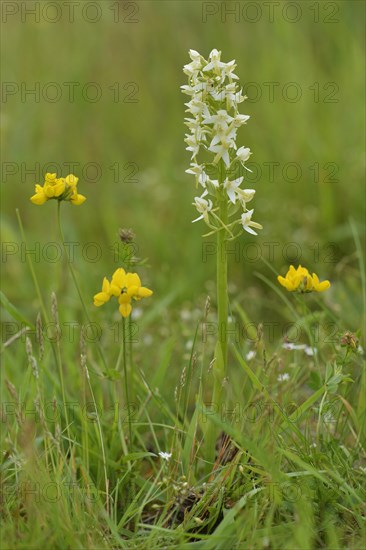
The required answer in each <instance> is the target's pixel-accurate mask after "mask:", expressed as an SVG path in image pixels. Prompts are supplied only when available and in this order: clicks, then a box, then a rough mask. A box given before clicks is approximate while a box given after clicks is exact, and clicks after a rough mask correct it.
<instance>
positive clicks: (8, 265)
mask: <svg viewBox="0 0 366 550" xmlns="http://www.w3.org/2000/svg"><path fill="white" fill-rule="evenodd" d="M4 4H12V5H14V4H16V3H14V2H8V3H6V2H5V3H3V9H4ZM25 4H26V5H27V8H29V9H30V6H31V5H32V4H38V8H36V9H39V10H40V17H39V20H36V16H33V15H31V14H29V13H28V14H23V19H24V21H23V22H22V19H21V17H22V14H21V8H20V7H19V6H18V7H19V11H18V12H17V13H15V14H14V15H11V14H9V13H8V12H6V13H5V18H6V19H5V24H4V31H5V32H4V36H3V48H2V50H3V51H2V68H3V69H2V78H3V100H2V101H3V105H2V107H3V117H2V135H3V151H2V231H3V240H4V241H5V242H11V243H17V244H18V245H19V247H20V246H21V237H20V234H19V229H18V226H17V221H16V215H15V209H16V208H19V210H20V213H21V216H22V219H23V223H24V228H25V231H26V236H27V241H28V246H29V248H33V247H34V246H38V245H36V244H35V243H40V244H39V246H40V249H39V250H40V251H41V254H40V258H39V262H37V263H36V266H35V268H36V272H37V276H38V277H39V279H40V281H41V285H42V289H43V291H44V295H45V296H46V297H48V296H49V295H50V292H51V291H52V290H55V291H56V292H57V293H58V294H59V300H60V301H61V302H62V303H63V304H66V305H67V310H66V311H65V313H64V315H65V316H67V315H68V314H69V316H74V317H75V316H76V317H77V318H78V317H80V315H79V313H75V307H77V308H79V303H78V300H77V295H76V293H75V290H74V288H73V286H72V282H71V281H70V279H69V277H68V274H67V271H66V269H64V267H65V266H64V265H63V264H62V262H60V261H59V262H55V263H52V262H50V261H47V253H48V252H50V254H51V253H52V251H50V249H47V243H49V242H50V241H51V242H52V241H55V242H57V228H56V224H55V215H56V204H55V203H54V202H53V201H51V202H50V203H47V204H46V205H44V206H42V207H37V206H34V205H32V204H31V203H30V202H29V197H30V195H32V194H33V186H34V183H36V182H37V183H43V172H44V169H43V168H44V167H45V166H47V163H56V165H58V166H60V167H61V172H62V173H59V174H58V175H63V176H66V175H67V173H68V172H69V170H68V167H67V165H68V164H70V163H79V164H78V165H77V166H76V167H75V168H74V170H73V172H74V173H75V174H76V175H77V176H79V178H80V180H79V192H81V193H83V194H85V195H86V196H87V202H86V203H85V204H84V205H83V206H82V207H77V208H76V207H73V206H71V205H69V204H65V205H63V208H62V210H63V217H64V226H65V233H66V240H67V241H73V242H79V243H81V244H80V246H77V247H76V248H75V267H76V270H77V273H78V277H79V280H80V281H81V284H82V288H83V293H84V296H85V297H86V299H88V298H90V304H91V303H92V302H91V300H92V296H93V294H94V293H95V292H97V291H98V290H99V287H100V284H101V280H102V278H103V276H104V275H110V274H111V273H112V272H113V270H114V269H115V267H116V261H115V258H114V257H113V252H112V251H111V246H113V243H116V242H117V240H118V238H117V232H118V228H119V227H132V228H133V229H134V231H135V232H136V234H137V239H138V245H139V250H138V255H139V256H140V257H143V258H144V257H148V265H149V266H150V267H149V268H144V269H143V280H144V283H145V284H147V285H148V286H149V287H151V288H153V289H154V291H155V295H154V308H157V307H158V309H157V310H156V309H155V310H154V311H155V312H156V315H155V314H154V315H155V317H154V316H153V315H150V320H151V322H156V320H157V319H161V318H166V317H167V316H171V315H172V314H173V313H172V311H173V310H172V309H169V303H172V302H173V303H175V304H176V305H178V306H179V308H181V307H183V308H188V309H192V308H193V307H201V306H202V304H203V303H204V299H205V297H206V295H207V293H210V294H211V297H212V298H213V299H214V286H213V282H214V276H215V258H214V256H211V257H209V258H208V260H207V261H203V259H202V242H203V241H202V238H201V235H202V234H203V233H204V232H205V231H206V227H205V226H204V225H200V224H198V223H197V224H194V225H192V223H191V220H192V219H194V217H195V215H196V212H195V209H194V208H193V206H192V204H191V203H192V201H193V197H194V196H195V194H196V193H195V185H194V178H193V177H192V176H189V175H187V174H185V169H186V168H188V164H189V160H190V155H189V153H188V152H187V151H185V144H184V141H183V140H184V133H185V127H184V125H183V118H184V109H185V107H184V102H185V101H187V96H184V95H183V94H182V93H181V92H180V86H181V85H182V84H185V83H186V77H185V75H184V74H183V73H182V66H183V64H185V63H188V62H189V58H188V50H189V49H190V48H192V49H196V50H198V51H199V52H200V53H202V54H203V55H204V56H208V54H209V52H210V51H211V49H213V48H217V49H219V50H221V51H222V59H223V60H224V61H229V60H231V59H236V61H237V70H236V73H237V74H238V75H239V77H240V81H241V83H242V85H243V87H244V91H246V93H247V95H248V96H249V99H248V100H247V101H246V102H245V103H243V104H242V105H241V112H243V113H245V114H249V115H250V116H251V119H250V121H249V123H248V124H247V125H246V126H245V127H244V128H242V129H241V133H240V138H239V141H240V143H239V145H245V146H248V147H250V148H251V149H252V151H253V156H252V157H251V161H253V163H254V165H253V170H254V172H253V175H251V174H249V173H248V178H247V182H248V183H247V185H246V186H247V187H254V188H256V190H257V193H256V197H255V200H254V202H253V206H254V208H255V216H254V219H255V220H256V221H258V222H260V223H262V224H263V226H264V229H263V231H261V233H260V235H259V236H258V237H252V236H250V235H248V234H245V235H243V237H242V239H241V240H240V241H239V246H240V248H239V258H238V257H236V258H235V257H233V258H232V260H231V264H230V279H231V281H232V286H231V293H232V296H233V297H235V298H237V299H238V300H239V301H240V302H241V303H242V304H243V305H245V308H246V311H247V312H248V315H249V317H250V318H251V319H253V320H254V321H255V322H260V321H263V319H267V320H271V319H275V318H276V317H277V316H278V315H280V312H279V304H278V297H277V296H276V295H275V294H274V293H273V290H271V289H269V288H268V287H267V286H266V285H265V284H264V283H263V282H262V281H261V280H260V279H258V277H257V276H256V273H262V274H265V275H266V276H268V277H270V278H271V279H272V280H274V275H273V273H271V271H270V270H269V268H268V267H267V266H266V265H265V263H263V262H262V260H261V259H258V260H257V261H249V259H248V255H250V256H251V258H253V257H255V256H256V255H258V256H259V257H260V256H262V257H263V258H265V259H266V260H267V261H269V262H270V263H271V264H272V266H273V268H274V269H275V270H276V271H277V272H281V273H284V271H285V270H286V268H287V266H288V265H289V263H290V262H291V261H292V260H293V261H295V263H298V261H300V262H301V263H303V264H304V265H306V266H307V267H309V269H310V270H312V271H316V272H317V273H318V274H319V275H320V276H321V277H322V278H329V279H330V280H331V281H332V283H333V285H332V289H331V291H330V292H329V294H328V296H327V297H326V299H327V300H328V302H329V304H330V305H331V306H332V308H334V309H335V310H338V312H342V316H343V319H344V321H345V323H348V324H349V328H350V329H351V330H356V329H357V328H358V326H359V324H360V320H361V314H362V312H361V301H360V300H359V294H360V278H359V268H358V263H357V258H356V254H355V243H354V239H353V237H352V232H351V228H350V224H349V219H350V218H352V219H353V220H354V224H355V227H357V229H358V232H359V233H360V234H361V232H362V223H363V214H364V212H363V206H364V205H363V200H362V198H363V197H364V190H363V187H362V182H363V170H364V122H363V121H364V98H365V94H364V54H363V43H364V40H363V39H364V31H363V21H364V7H365V4H364V3H363V2H359V1H344V2H315V3H314V2H295V3H294V2H290V3H288V2H275V3H274V4H275V6H272V7H273V10H274V11H273V17H272V16H271V13H270V11H269V6H268V3H262V2H254V3H253V2H251V3H248V2H231V3H230V2H226V3H221V2H217V3H216V2H206V3H205V2H203V3H202V2H195V1H193V2H189V1H188V2H183V1H179V2H177V1H172V0H169V1H166V2H163V1H152V2H150V1H149V2H144V1H139V2H108V1H103V2H94V3H90V2H80V3H78V6H75V8H74V9H75V11H74V21H73V22H70V19H71V17H70V11H69V9H66V7H65V4H67V3H60V5H61V4H64V6H63V7H62V9H61V12H59V10H57V11H56V9H55V8H54V7H52V6H51V5H50V4H52V3H48V2H26V3H25ZM47 4H48V6H47ZM53 4H54V3H53ZM95 4H97V8H96V7H95ZM248 4H251V7H250V6H249V7H248ZM294 4H295V6H294ZM229 8H234V9H235V10H236V15H230V14H229V13H226V12H225V9H229ZM7 9H10V8H7ZM60 13H61V17H60V20H59V21H56V22H52V21H53V20H55V19H58V18H59V15H60ZM93 20H94V22H92V21H93ZM3 22H4V13H3ZM37 83H38V84H37ZM50 83H55V84H50ZM65 83H73V84H65ZM90 83H95V84H93V85H91V84H90ZM268 83H274V84H268ZM289 83H295V84H289ZM248 84H249V85H248ZM37 86H39V88H38V90H39V92H38V91H37V95H38V97H36V96H35V95H32V94H24V92H25V90H26V89H28V90H29V89H32V88H33V89H35V87H37ZM271 86H273V91H274V95H273V97H271V96H270V93H269V91H270V88H271ZM70 87H73V88H74V98H73V99H72V98H71V99H70V96H69V90H70ZM117 90H118V92H119V97H117V95H118V94H117ZM60 91H61V96H60V97H59V98H57V94H58V93H59V92H60ZM96 91H97V92H98V93H100V94H101V97H100V98H99V99H98V98H97V100H96V101H93V99H94V97H95V93H96ZM55 94H56V96H55ZM286 94H287V95H286ZM296 94H299V98H298V100H297V101H294V100H293V98H294V97H295V96H296ZM55 97H56V100H55ZM131 100H134V102H131ZM91 163H96V165H97V166H98V171H97V172H98V173H96V171H95V166H94V167H93V165H92V164H91ZM266 163H267V164H266ZM268 163H278V164H276V165H275V167H274V173H273V175H274V177H271V173H270V168H269V165H268ZM289 163H296V165H295V167H297V168H298V167H300V172H299V174H298V176H297V177H295V175H294V174H295V172H294V170H295V168H294V165H291V164H289ZM117 167H118V169H117ZM48 168H49V169H50V168H52V167H51V166H49V167H48ZM34 169H36V170H37V171H38V172H40V175H39V176H38V175H36V174H32V173H29V172H31V171H32V170H34ZM27 170H28V172H27ZM58 172H59V171H58ZM132 172H133V174H132ZM256 173H258V177H255V175H256ZM94 179H95V180H97V181H92V180H94ZM131 179H132V180H134V181H130V180H131ZM294 179H295V180H296V181H290V180H294ZM39 180H41V181H39ZM90 242H95V243H97V245H98V247H100V250H102V257H101V258H100V259H99V260H98V261H96V262H91V261H88V258H87V257H86V256H85V251H84V254H82V246H83V245H85V243H90ZM248 243H254V244H255V247H252V249H248V248H246V247H247V245H248ZM268 243H274V244H273V246H274V249H273V250H274V254H273V256H271V255H270V254H269V249H270V245H269V244H268ZM289 243H296V247H294V246H288V245H289ZM45 246H46V248H44V247H45ZM296 250H297V251H298V250H300V251H301V258H299V257H298V260H297V259H296V253H295V252H296ZM43 251H45V254H42V252H43ZM89 253H90V256H92V255H93V251H92V250H91V249H90V251H89ZM294 253H295V255H294ZM44 256H46V257H44ZM3 260H4V262H3V274H4V282H3V290H4V292H5V293H6V295H7V296H8V298H9V299H10V300H11V301H12V302H13V303H14V304H16V305H17V307H19V308H20V309H21V310H22V311H23V312H24V313H25V314H26V315H28V316H29V317H31V318H34V316H35V312H36V311H37V310H38V309H37V308H38V301H37V298H36V296H35V293H34V290H33V285H32V281H31V278H30V275H29V271H28V268H27V266H26V264H25V263H24V257H23V258H22V256H21V254H20V252H16V253H14V254H12V255H8V256H5V258H3ZM47 299H48V298H47ZM152 303H153V302H151V304H152ZM151 304H150V305H148V303H147V302H146V303H144V305H143V306H142V307H143V308H144V310H145V311H146V312H148V311H149V308H151V307H152V305H151ZM102 309H103V308H102ZM90 313H91V315H93V318H95V319H97V320H98V319H102V318H103V317H104V316H105V315H107V312H106V311H104V310H103V311H102V310H98V311H97V310H94V309H93V307H92V305H91V306H90ZM148 320H149V318H147V322H148ZM164 334H165V336H166V333H164ZM164 334H163V337H165V336H164Z"/></svg>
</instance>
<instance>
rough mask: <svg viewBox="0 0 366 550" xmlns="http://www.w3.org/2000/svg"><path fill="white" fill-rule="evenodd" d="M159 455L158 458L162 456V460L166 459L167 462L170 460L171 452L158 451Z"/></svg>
mask: <svg viewBox="0 0 366 550" xmlns="http://www.w3.org/2000/svg"><path fill="white" fill-rule="evenodd" d="M159 456H160V458H162V459H163V460H166V461H167V462H168V461H169V460H170V458H171V456H172V453H165V452H163V451H160V452H159Z"/></svg>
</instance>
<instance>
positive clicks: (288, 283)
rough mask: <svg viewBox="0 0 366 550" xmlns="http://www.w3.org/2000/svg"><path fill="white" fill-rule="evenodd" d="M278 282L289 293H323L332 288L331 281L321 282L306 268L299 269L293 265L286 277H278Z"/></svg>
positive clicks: (300, 267)
mask: <svg viewBox="0 0 366 550" xmlns="http://www.w3.org/2000/svg"><path fill="white" fill-rule="evenodd" d="M277 280H278V282H279V283H280V284H281V285H282V286H284V287H285V288H286V289H287V290H288V291H289V292H295V291H296V292H301V293H303V292H312V291H313V290H315V292H323V291H324V290H327V289H328V288H329V287H330V282H329V281H322V282H320V281H319V278H318V276H317V275H316V274H315V273H313V274H312V275H310V273H309V271H308V270H307V269H306V267H302V266H301V265H299V267H298V268H297V269H295V268H294V266H293V265H291V266H290V269H289V270H288V272H287V273H286V277H281V275H279V276H278V277H277Z"/></svg>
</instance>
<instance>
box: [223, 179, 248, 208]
mask: <svg viewBox="0 0 366 550" xmlns="http://www.w3.org/2000/svg"><path fill="white" fill-rule="evenodd" d="M243 179H244V178H243V177H241V178H238V179H236V180H229V179H228V178H226V180H225V181H224V188H225V190H226V193H227V195H228V197H229V199H230V200H231V202H232V203H233V204H235V202H236V195H237V193H238V191H239V190H238V187H239V185H240V184H241V182H242V181H243Z"/></svg>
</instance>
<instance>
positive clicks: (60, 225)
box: [57, 201, 107, 368]
mask: <svg viewBox="0 0 366 550" xmlns="http://www.w3.org/2000/svg"><path fill="white" fill-rule="evenodd" d="M61 202H62V201H57V224H58V231H59V234H60V240H61V243H62V247H63V249H64V252H65V257H66V258H67V265H68V267H69V271H70V274H71V277H72V280H73V282H74V285H75V288H76V291H77V293H78V295H79V299H80V302H81V305H82V307H83V310H84V314H85V317H86V319H87V321H88V323H89V325H90V324H91V320H90V318H89V314H88V310H87V308H86V305H85V302H84V298H83V295H82V293H81V289H80V286H79V283H78V280H77V278H76V275H75V271H74V268H73V266H72V263H71V260H70V256H69V252H68V250H67V247H66V244H65V237H64V233H63V230H62V224H61ZM97 347H98V351H99V355H100V357H101V359H102V361H103V364H104V367H105V368H107V364H106V361H105V359H104V355H103V351H102V349H101V347H100V344H99V342H97Z"/></svg>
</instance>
